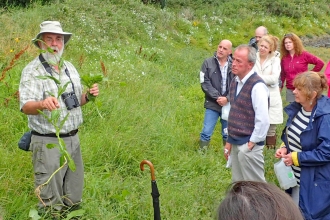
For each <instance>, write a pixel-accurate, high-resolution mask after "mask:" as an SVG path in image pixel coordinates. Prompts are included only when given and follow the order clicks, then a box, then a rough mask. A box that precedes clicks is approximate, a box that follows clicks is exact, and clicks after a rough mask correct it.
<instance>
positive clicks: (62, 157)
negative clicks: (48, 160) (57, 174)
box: [60, 154, 65, 166]
mask: <svg viewBox="0 0 330 220" xmlns="http://www.w3.org/2000/svg"><path fill="white" fill-rule="evenodd" d="M64 162H65V157H64V154H62V155H61V156H60V166H63V164H64Z"/></svg>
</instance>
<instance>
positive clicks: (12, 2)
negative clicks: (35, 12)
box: [0, 0, 54, 7]
mask: <svg viewBox="0 0 330 220" xmlns="http://www.w3.org/2000/svg"><path fill="white" fill-rule="evenodd" d="M53 1H54V0H34V1H33V0H4V1H0V7H13V6H20V7H28V6H29V5H32V4H33V3H36V2H37V3H41V4H42V5H44V4H47V3H50V2H53Z"/></svg>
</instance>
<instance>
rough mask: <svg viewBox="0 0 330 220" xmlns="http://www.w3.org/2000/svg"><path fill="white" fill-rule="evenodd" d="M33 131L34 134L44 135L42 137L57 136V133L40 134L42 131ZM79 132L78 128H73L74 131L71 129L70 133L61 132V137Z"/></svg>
mask: <svg viewBox="0 0 330 220" xmlns="http://www.w3.org/2000/svg"><path fill="white" fill-rule="evenodd" d="M31 133H32V134H33V135H37V136H42V137H57V136H56V134H55V133H49V134H40V133H38V132H36V131H31ZM77 133H78V129H76V130H72V131H70V132H69V133H66V134H60V137H61V138H64V137H70V136H75V135H76V134H77Z"/></svg>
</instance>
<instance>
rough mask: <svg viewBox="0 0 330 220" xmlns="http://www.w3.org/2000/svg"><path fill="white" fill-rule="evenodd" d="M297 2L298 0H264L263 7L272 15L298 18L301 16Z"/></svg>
mask: <svg viewBox="0 0 330 220" xmlns="http://www.w3.org/2000/svg"><path fill="white" fill-rule="evenodd" d="M299 3H300V2H299V1H298V2H297V1H293V2H289V1H286V0H278V1H273V0H266V2H265V7H266V8H267V10H268V12H269V13H270V14H272V15H275V16H286V17H292V18H296V19H299V18H301V17H302V11H301V10H299V8H298V7H299Z"/></svg>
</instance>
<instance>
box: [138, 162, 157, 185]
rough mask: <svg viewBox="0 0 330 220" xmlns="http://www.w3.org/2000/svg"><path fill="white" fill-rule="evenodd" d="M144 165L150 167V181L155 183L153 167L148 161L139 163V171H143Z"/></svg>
mask: <svg viewBox="0 0 330 220" xmlns="http://www.w3.org/2000/svg"><path fill="white" fill-rule="evenodd" d="M144 164H147V165H148V166H149V167H150V172H151V180H153V181H155V180H156V177H155V169H154V165H153V164H152V163H151V162H150V161H149V160H143V161H142V162H141V163H140V169H141V170H142V171H144V167H143V165H144Z"/></svg>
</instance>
